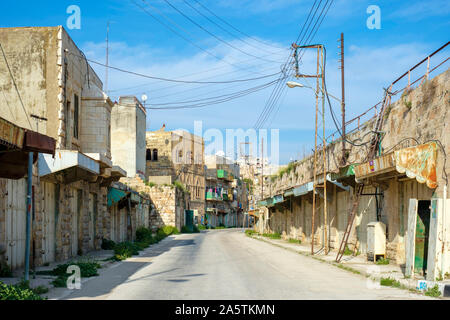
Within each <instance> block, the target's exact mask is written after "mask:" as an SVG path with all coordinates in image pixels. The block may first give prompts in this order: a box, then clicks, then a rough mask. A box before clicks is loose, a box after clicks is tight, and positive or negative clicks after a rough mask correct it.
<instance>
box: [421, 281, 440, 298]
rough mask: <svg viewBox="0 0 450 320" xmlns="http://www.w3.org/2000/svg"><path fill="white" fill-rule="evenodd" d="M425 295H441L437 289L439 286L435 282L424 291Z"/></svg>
mask: <svg viewBox="0 0 450 320" xmlns="http://www.w3.org/2000/svg"><path fill="white" fill-rule="evenodd" d="M425 295H426V296H428V297H434V298H436V297H440V296H441V291H440V290H439V286H438V285H437V284H436V285H434V287H433V288H430V289H428V290H427V291H425Z"/></svg>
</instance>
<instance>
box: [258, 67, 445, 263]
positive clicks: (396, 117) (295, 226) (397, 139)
mask: <svg viewBox="0 0 450 320" xmlns="http://www.w3.org/2000/svg"><path fill="white" fill-rule="evenodd" d="M449 77H450V70H447V71H445V72H443V73H442V74H440V75H438V76H436V77H435V78H433V79H431V80H428V81H425V82H424V83H423V84H422V85H421V86H419V87H418V88H416V89H414V90H410V91H407V92H405V93H404V94H403V95H402V96H399V97H397V100H396V101H395V102H393V103H391V105H390V106H389V107H388V108H387V110H386V113H385V117H384V120H383V128H382V130H383V131H385V132H386V134H385V137H384V138H383V140H382V143H381V146H382V152H383V153H387V152H391V151H392V150H398V149H401V148H405V147H408V146H410V145H415V143H414V142H413V140H412V139H411V138H414V139H416V140H418V143H419V144H422V143H426V142H428V141H430V140H438V141H439V142H440V143H441V144H442V146H443V148H444V150H445V153H444V152H443V150H442V149H441V148H438V158H437V168H436V172H437V182H438V187H437V188H436V189H430V188H428V187H427V186H426V185H425V184H421V183H418V182H417V181H416V180H415V179H409V178H407V177H401V176H394V177H386V179H385V180H384V182H383V183H381V182H376V181H365V184H366V185H367V187H366V188H365V190H364V193H375V191H376V190H378V192H381V193H383V197H378V207H379V210H380V215H381V217H380V219H381V221H382V222H384V223H385V224H386V226H387V256H388V257H389V258H390V259H392V260H393V261H394V262H396V263H398V264H404V263H405V259H406V257H405V251H406V243H407V238H408V232H407V220H408V218H407V216H408V213H407V212H408V205H409V200H410V199H418V200H431V199H440V198H442V197H443V196H444V195H443V188H444V185H445V184H446V180H445V171H446V172H447V173H448V172H450V164H449V162H448V161H447V162H445V161H444V160H445V154H449V153H450V129H449V127H448V126H447V125H446V124H447V123H450V114H449V112H448V110H449V107H450V103H449V98H448V88H449V83H450V81H449V80H450V79H449ZM373 125H374V119H372V120H369V121H368V122H366V123H364V124H362V125H361V127H360V130H358V131H355V132H353V133H351V134H350V135H349V136H348V138H349V139H350V140H352V141H358V140H357V139H360V140H359V141H358V143H361V142H362V141H368V140H369V139H370V135H367V133H368V132H369V131H370V130H372V128H373ZM347 147H348V148H350V151H349V157H348V163H362V162H364V161H365V156H366V154H367V150H366V149H365V148H364V147H357V146H349V145H348V144H347ZM341 155H342V153H341V142H340V141H339V140H338V141H334V142H333V143H331V144H329V145H328V146H327V149H326V159H327V166H328V172H330V171H331V172H337V170H338V165H339V159H340V158H341ZM318 157H319V158H320V159H321V158H322V153H321V152H319V154H318ZM322 170H323V169H322V165H319V170H318V172H319V174H320V173H321V172H322ZM312 174H313V158H312V157H308V158H305V159H302V160H300V161H298V162H296V163H294V164H293V166H292V169H291V171H290V172H288V173H286V174H284V175H283V176H281V177H276V178H275V179H269V181H268V183H267V184H266V185H265V187H264V190H265V197H269V196H273V195H276V194H279V193H283V192H284V191H285V190H287V189H288V188H290V187H294V186H298V185H302V184H304V183H307V182H309V181H312V180H313V177H312ZM328 185H330V184H327V188H328ZM375 187H378V189H375ZM330 190H331V192H330ZM353 192H354V190H353V188H351V189H350V190H349V191H343V190H341V189H340V188H339V187H337V186H332V187H331V189H329V193H328V194H329V195H328V197H329V200H330V202H329V203H328V221H329V224H330V226H329V229H330V237H329V239H330V240H329V241H330V243H329V244H330V247H331V248H337V247H338V245H339V243H340V241H341V239H342V236H343V233H344V230H345V227H346V225H347V220H348V212H349V209H350V208H351V204H352V198H353ZM330 196H331V197H330ZM447 197H448V194H447ZM311 199H312V197H311V196H310V195H307V196H302V197H299V198H298V199H295V200H293V203H292V208H280V207H277V208H271V209H270V211H271V213H270V214H269V217H268V220H267V219H266V221H265V222H264V223H261V224H260V225H259V227H260V228H262V229H263V228H264V227H266V226H267V225H268V226H269V228H268V230H269V231H272V232H280V233H282V234H283V237H285V238H289V237H296V238H299V239H302V240H303V241H306V242H310V240H311V239H310V236H311V219H312V217H311V211H312V208H311ZM318 199H319V201H318V206H319V209H318V213H317V216H318V217H317V220H316V221H315V225H316V226H317V227H316V228H315V233H316V241H317V243H318V244H319V245H320V244H322V238H323V232H322V231H323V221H322V220H321V219H323V210H322V207H321V206H323V200H322V198H320V197H319V198H318ZM376 220H377V210H376V199H375V197H374V196H363V197H362V198H361V200H360V202H359V206H358V211H357V217H356V219H355V222H354V225H353V231H352V237H351V239H350V241H349V247H350V248H351V249H353V248H355V250H357V251H360V252H362V253H364V252H365V250H366V245H367V223H369V222H371V221H376ZM442 224H443V223H442V222H440V226H442ZM262 225H264V226H262ZM438 228H440V227H438ZM266 231H267V229H266ZM446 233H448V229H447V231H446ZM438 240H439V239H438ZM447 248H448V246H447ZM445 250H448V249H445ZM440 256H442V255H441V253H440V252H438V251H436V257H440Z"/></svg>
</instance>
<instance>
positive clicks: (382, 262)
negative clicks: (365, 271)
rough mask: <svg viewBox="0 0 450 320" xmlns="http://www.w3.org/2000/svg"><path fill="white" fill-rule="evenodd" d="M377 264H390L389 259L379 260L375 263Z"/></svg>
mask: <svg viewBox="0 0 450 320" xmlns="http://www.w3.org/2000/svg"><path fill="white" fill-rule="evenodd" d="M375 264H378V265H384V264H389V259H385V258H381V259H378V260H377V262H375Z"/></svg>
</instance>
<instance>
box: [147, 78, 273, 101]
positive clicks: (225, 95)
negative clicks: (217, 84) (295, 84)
mask: <svg viewBox="0 0 450 320" xmlns="http://www.w3.org/2000/svg"><path fill="white" fill-rule="evenodd" d="M275 81H276V80H274V81H271V82H268V83H266V84H263V85H262V86H265V85H268V84H273V83H275ZM246 90H249V89H246ZM246 90H243V91H246ZM239 92H242V91H239ZM239 92H238V93H239ZM234 94H236V93H229V94H223V95H220V96H215V97H210V98H204V99H197V100H187V101H177V102H166V103H151V105H153V106H168V105H173V104H175V105H176V104H182V103H193V102H201V101H206V100H211V99H218V98H223V97H228V96H230V95H234Z"/></svg>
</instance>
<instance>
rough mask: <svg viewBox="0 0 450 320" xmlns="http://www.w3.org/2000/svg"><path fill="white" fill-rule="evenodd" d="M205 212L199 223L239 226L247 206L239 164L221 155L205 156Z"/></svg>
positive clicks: (246, 196) (245, 190)
mask: <svg viewBox="0 0 450 320" xmlns="http://www.w3.org/2000/svg"><path fill="white" fill-rule="evenodd" d="M205 171H206V188H205V199H206V212H205V216H204V217H202V220H201V221H200V222H201V223H203V224H205V225H211V226H214V227H217V226H220V225H223V226H241V225H242V223H243V212H246V211H247V210H248V194H247V187H246V185H245V183H244V182H243V181H242V180H241V179H240V168H239V165H238V164H237V163H235V162H233V161H231V160H229V159H227V158H225V157H221V156H217V155H207V156H205Z"/></svg>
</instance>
